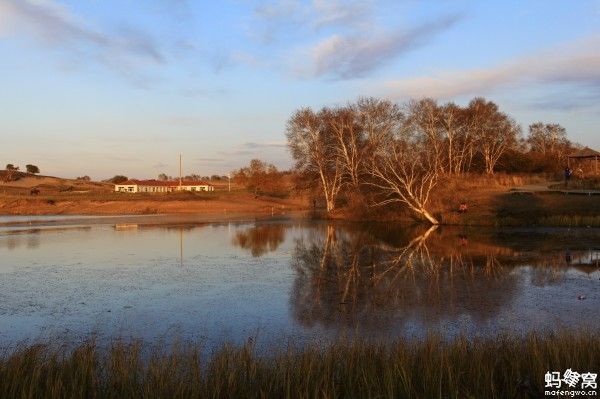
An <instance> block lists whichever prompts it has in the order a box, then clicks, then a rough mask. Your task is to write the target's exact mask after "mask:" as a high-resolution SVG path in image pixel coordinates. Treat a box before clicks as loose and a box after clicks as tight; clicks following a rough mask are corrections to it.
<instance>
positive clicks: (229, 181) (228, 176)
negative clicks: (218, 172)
mask: <svg viewBox="0 0 600 399" xmlns="http://www.w3.org/2000/svg"><path fill="white" fill-rule="evenodd" d="M227 182H228V183H229V191H231V172H230V173H228V174H227Z"/></svg>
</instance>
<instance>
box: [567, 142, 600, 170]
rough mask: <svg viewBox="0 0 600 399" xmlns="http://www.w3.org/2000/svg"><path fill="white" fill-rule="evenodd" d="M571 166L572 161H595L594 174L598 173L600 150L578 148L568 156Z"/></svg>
mask: <svg viewBox="0 0 600 399" xmlns="http://www.w3.org/2000/svg"><path fill="white" fill-rule="evenodd" d="M567 159H568V163H569V167H570V165H571V161H592V160H593V161H594V174H595V175H598V160H600V152H598V151H595V150H592V149H591V148H589V147H585V148H582V149H581V150H577V151H575V152H574V153H572V154H570V155H569V156H568V158H567Z"/></svg>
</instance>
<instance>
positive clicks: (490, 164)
mask: <svg viewBox="0 0 600 399" xmlns="http://www.w3.org/2000/svg"><path fill="white" fill-rule="evenodd" d="M469 113H470V117H471V118H472V123H471V128H472V129H473V134H474V135H475V136H476V138H477V146H478V148H479V151H480V153H481V155H482V157H483V160H484V163H485V172H486V173H487V174H489V175H491V174H493V173H494V169H495V167H496V164H497V163H498V160H499V159H500V157H501V156H502V155H503V154H504V153H505V152H506V150H508V149H509V148H510V147H512V146H514V145H515V144H516V142H517V136H518V135H519V133H520V127H519V125H518V124H517V123H516V122H515V121H514V120H513V119H512V118H510V117H509V116H508V115H506V114H504V113H502V112H500V111H499V109H498V106H497V105H496V104H495V103H493V102H491V101H486V100H485V99H483V98H475V99H474V100H472V101H471V102H470V103H469Z"/></svg>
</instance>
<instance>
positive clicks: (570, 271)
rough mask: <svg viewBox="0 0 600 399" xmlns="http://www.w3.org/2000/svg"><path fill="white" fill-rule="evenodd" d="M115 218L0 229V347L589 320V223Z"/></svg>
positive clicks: (593, 239)
mask: <svg viewBox="0 0 600 399" xmlns="http://www.w3.org/2000/svg"><path fill="white" fill-rule="evenodd" d="M116 222H118V226H117V225H116V223H115V221H111V222H110V223H105V224H103V225H101V224H98V223H95V224H92V225H91V226H92V227H89V226H88V227H84V228H80V227H75V225H70V226H51V225H49V224H48V225H41V226H36V228H32V227H33V226H27V227H25V226H22V227H19V226H10V227H5V228H2V227H0V273H1V275H2V278H0V299H1V300H0V326H2V328H0V349H1V348H2V345H3V343H12V342H19V341H21V340H22V339H29V338H35V337H37V336H41V335H46V334H55V335H56V336H60V337H63V336H71V337H73V339H74V340H77V339H78V337H85V336H86V335H87V334H88V333H90V332H98V333H99V336H104V337H113V336H115V335H120V334H127V335H130V336H135V337H140V338H144V339H148V340H155V339H159V338H158V337H161V336H163V334H174V335H177V334H182V338H186V337H190V338H194V337H196V336H199V335H201V336H202V337H207V338H208V339H211V340H212V341H213V342H215V343H216V342H220V341H221V340H232V341H237V342H244V340H245V339H246V338H247V337H248V335H250V334H253V332H256V331H257V330H258V331H260V335H261V336H262V337H263V339H264V338H265V336H266V337H269V338H273V339H278V338H281V337H282V336H285V337H287V336H293V337H295V338H298V339H300V340H303V339H306V340H310V339H319V340H320V339H324V340H326V339H335V338H336V337H338V336H339V335H348V334H357V335H358V334H360V335H361V336H362V337H365V338H368V337H373V338H375V339H377V338H382V339H386V338H387V337H388V336H390V337H393V338H394V339H395V338H398V337H402V336H419V334H421V335H422V334H425V333H426V332H427V331H434V332H439V333H441V334H442V335H444V336H445V337H452V336H455V335H456V334H465V335H467V336H469V337H472V336H476V335H496V334H498V333H501V332H507V333H512V332H517V333H520V332H528V331H532V330H536V331H539V330H544V329H556V328H561V327H574V328H583V327H585V326H586V325H587V324H588V323H589V324H591V325H592V327H594V328H600V310H599V309H600V306H598V305H599V304H600V291H598V285H599V284H600V280H599V278H600V272H599V266H600V230H593V229H579V230H576V229H570V230H567V229H562V230H560V229H554V230H551V229H529V230H514V229H513V230H490V229H468V228H467V229H457V228H447V227H444V228H437V229H435V228H433V229H427V228H423V227H420V228H419V227H417V228H412V229H411V228H406V226H398V225H392V224H389V225H384V226H382V225H378V224H369V225H362V224H345V223H327V222H319V221H309V220H297V219H296V220H290V221H282V220H277V221H257V222H254V223H247V222H239V223H231V224H230V223H225V224H217V223H200V222H199V223H194V222H192V221H185V220H177V221H175V222H172V221H169V222H168V223H167V222H164V223H163V221H162V219H159V218H158V217H157V218H153V219H148V220H147V221H146V222H143V223H142V222H140V221H138V220H135V221H134V220H132V223H125V222H126V221H125V220H118V221H116ZM133 222H135V223H133ZM78 226H81V225H78ZM134 226H135V227H134ZM37 227H40V228H37ZM55 227H56V228H55ZM58 227H60V228H58ZM73 227H75V228H73ZM79 230H84V231H86V234H81V233H80V231H79ZM184 247H185V248H184ZM240 248H241V250H240ZM7 249H11V250H7ZM184 252H185V261H184V260H183V258H184ZM263 255H269V256H263ZM261 256H262V257H261ZM290 265H291V267H290ZM578 298H585V300H580V299H578Z"/></svg>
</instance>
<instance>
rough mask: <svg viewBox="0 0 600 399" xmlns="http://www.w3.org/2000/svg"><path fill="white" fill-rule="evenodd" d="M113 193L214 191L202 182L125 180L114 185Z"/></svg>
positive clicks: (212, 187)
mask: <svg viewBox="0 0 600 399" xmlns="http://www.w3.org/2000/svg"><path fill="white" fill-rule="evenodd" d="M115 191H118V192H124V193H170V192H172V191H215V187H214V186H213V185H212V184H209V183H206V182H203V181H182V182H181V184H180V183H179V181H162V180H127V181H125V182H123V183H119V184H115Z"/></svg>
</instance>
